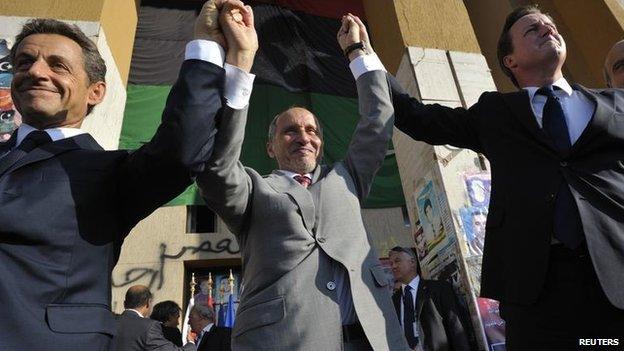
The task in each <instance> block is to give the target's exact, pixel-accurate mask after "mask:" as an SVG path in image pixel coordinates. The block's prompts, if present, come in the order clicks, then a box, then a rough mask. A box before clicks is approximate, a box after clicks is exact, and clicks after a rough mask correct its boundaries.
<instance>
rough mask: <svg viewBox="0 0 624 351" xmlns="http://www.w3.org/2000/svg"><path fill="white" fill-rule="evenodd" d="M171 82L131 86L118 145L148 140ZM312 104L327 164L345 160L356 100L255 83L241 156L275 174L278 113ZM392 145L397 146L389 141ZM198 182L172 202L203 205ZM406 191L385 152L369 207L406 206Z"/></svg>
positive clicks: (354, 121) (131, 146)
mask: <svg viewBox="0 0 624 351" xmlns="http://www.w3.org/2000/svg"><path fill="white" fill-rule="evenodd" d="M170 88H171V87H170V86H150V85H129V86H128V90H127V102H126V109H125V115H124V121H123V127H122V131H121V138H120V142H119V148H122V149H136V148H138V147H140V146H141V145H142V144H144V143H145V142H147V141H149V140H150V139H151V137H152V136H153V135H154V133H155V132H156V128H157V127H158V124H159V123H160V119H161V114H162V110H163V109H164V106H165V102H166V99H167V95H168V94H169V90H170ZM293 105H297V106H303V107H307V108H308V109H310V110H311V111H312V112H313V113H314V114H316V116H317V117H318V118H319V120H320V121H321V123H322V125H323V136H324V143H325V144H324V159H323V162H324V163H328V164H331V163H333V162H335V161H336V160H340V159H342V158H343V157H344V154H345V153H346V150H347V146H348V144H349V141H350V139H351V136H352V134H353V131H354V130H355V126H356V124H357V121H358V119H359V116H358V104H357V99H353V98H345V97H340V96H333V95H326V94H318V93H290V92H288V91H286V90H284V89H282V88H279V87H276V86H272V85H266V84H255V85H254V90H253V93H252V96H251V101H250V107H249V115H248V118H247V127H246V130H245V141H244V143H243V150H242V154H241V161H242V162H243V164H245V165H246V166H248V167H251V168H254V169H256V170H257V171H258V172H260V173H262V174H267V173H270V172H271V171H272V170H273V169H274V168H275V167H276V163H275V162H274V161H273V160H272V159H270V158H269V157H268V156H267V154H266V140H267V131H268V126H269V124H270V122H271V120H272V119H273V117H274V116H275V115H276V114H277V113H279V112H281V111H284V110H285V109H287V108H289V107H291V106H293ZM390 147H391V148H392V145H390ZM202 203H203V202H202V201H201V198H200V197H199V195H198V191H197V188H196V187H195V186H191V187H189V189H187V190H186V191H185V192H184V193H183V194H181V195H180V196H178V197H177V198H176V199H174V200H172V201H171V202H170V203H169V204H168V205H170V206H173V205H191V204H202ZM404 203H405V200H404V198H403V190H402V188H401V180H400V178H399V172H398V169H397V164H396V158H395V157H394V154H391V155H388V156H386V159H385V160H384V163H383V165H382V167H381V169H380V170H379V172H378V173H377V176H376V177H375V181H374V184H373V188H372V190H371V194H370V196H369V197H368V199H367V201H366V202H365V203H364V207H367V208H384V207H397V206H403V205H404Z"/></svg>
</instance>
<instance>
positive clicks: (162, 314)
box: [150, 300, 182, 346]
mask: <svg viewBox="0 0 624 351" xmlns="http://www.w3.org/2000/svg"><path fill="white" fill-rule="evenodd" d="M181 312H182V310H181V309H180V306H179V305H178V304H177V303H175V302H173V301H171V300H167V301H162V302H159V303H157V304H155V305H154V308H153V309H152V314H150V318H151V319H153V320H155V321H159V322H161V323H162V330H163V335H164V336H165V339H167V340H169V341H171V342H172V343H173V344H174V345H176V346H182V333H181V332H180V329H179V328H178V325H180V314H181Z"/></svg>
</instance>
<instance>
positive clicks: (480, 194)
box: [458, 172, 492, 256]
mask: <svg viewBox="0 0 624 351" xmlns="http://www.w3.org/2000/svg"><path fill="white" fill-rule="evenodd" d="M463 180H464V184H465V187H466V195H467V200H468V201H467V203H468V205H467V206H464V207H462V208H460V209H459V211H458V215H459V221H460V224H461V227H462V228H463V232H464V239H465V243H466V245H467V247H466V252H467V253H468V256H475V255H483V243H484V241H485V223H486V219H487V214H488V207H489V205H490V190H491V187H492V180H491V176H490V173H488V172H479V173H466V174H464V175H463Z"/></svg>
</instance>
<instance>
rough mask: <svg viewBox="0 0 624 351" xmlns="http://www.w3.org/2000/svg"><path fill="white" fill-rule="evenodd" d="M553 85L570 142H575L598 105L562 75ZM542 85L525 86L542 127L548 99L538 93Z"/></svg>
mask: <svg viewBox="0 0 624 351" xmlns="http://www.w3.org/2000/svg"><path fill="white" fill-rule="evenodd" d="M553 86H555V87H558V88H560V89H555V91H554V94H555V96H556V97H557V98H558V99H559V103H561V107H562V108H563V113H564V115H565V120H566V124H567V125H568V133H569V135H570V143H571V144H574V143H575V142H576V141H577V140H578V138H579V137H580V136H581V134H582V133H583V131H584V130H585V128H586V127H587V125H588V124H589V121H590V120H591V118H592V116H593V114H594V110H595V109H596V106H595V105H594V103H593V102H592V101H591V100H589V99H588V98H587V97H586V96H585V95H583V93H581V92H580V91H578V90H573V89H572V87H571V86H570V84H568V81H566V80H565V78H563V77H561V78H560V79H559V80H557V81H556V82H555V83H554V84H553ZM539 88H540V87H524V88H523V89H524V90H526V91H527V92H528V93H529V99H530V101H531V108H532V109H533V114H534V115H535V119H536V120H537V124H538V125H539V126H540V128H541V127H542V114H543V112H544V105H545V104H546V100H547V99H548V98H547V97H546V96H544V95H542V94H536V93H537V90H538V89H539Z"/></svg>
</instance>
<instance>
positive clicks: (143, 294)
mask: <svg viewBox="0 0 624 351" xmlns="http://www.w3.org/2000/svg"><path fill="white" fill-rule="evenodd" d="M124 308H125V310H124V311H123V313H122V314H121V315H120V316H119V317H118V318H117V333H116V334H115V338H114V343H115V347H114V348H113V350H115V351H147V350H159V351H175V350H188V351H195V350H196V348H195V344H194V343H193V342H189V343H187V344H186V345H185V346H184V347H178V346H176V345H174V344H173V343H172V342H171V341H169V340H167V339H166V338H165V336H164V335H163V332H162V323H160V322H159V321H156V320H153V319H150V318H148V316H149V314H150V313H151V310H152V292H151V291H150V290H149V288H148V287H147V286H144V285H135V286H131V287H130V288H129V289H128V290H127V291H126V298H125V300H124Z"/></svg>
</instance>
